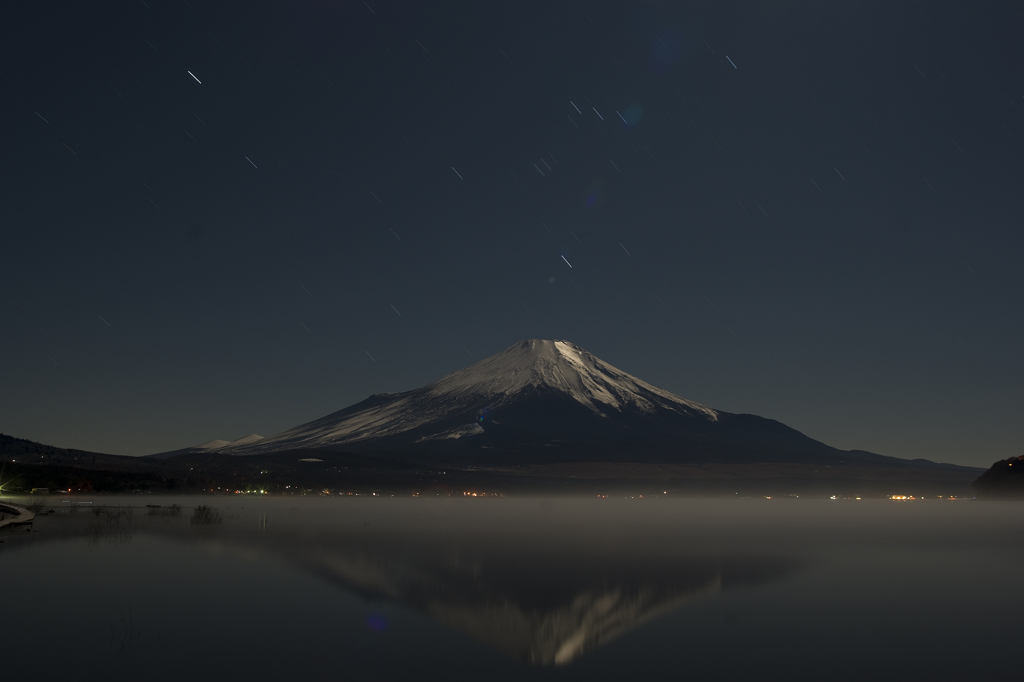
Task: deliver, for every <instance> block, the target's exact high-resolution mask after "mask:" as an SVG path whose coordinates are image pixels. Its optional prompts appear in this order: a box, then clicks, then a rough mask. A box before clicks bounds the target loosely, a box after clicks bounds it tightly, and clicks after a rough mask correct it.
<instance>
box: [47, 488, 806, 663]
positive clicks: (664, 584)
mask: <svg viewBox="0 0 1024 682" xmlns="http://www.w3.org/2000/svg"><path fill="white" fill-rule="evenodd" d="M232 501H234V500H232ZM331 502H333V503H334V504H333V505H324V504H316V503H314V505H313V506H312V507H311V506H310V505H309V504H301V505H300V506H299V507H285V506H284V505H285V504H294V503H288V502H287V501H286V500H277V501H273V500H260V501H259V502H251V503H250V504H248V505H247V506H248V511H246V509H245V507H241V508H238V509H235V510H234V511H232V510H230V509H229V510H227V514H226V517H227V518H226V521H225V523H224V524H223V525H222V526H215V527H212V528H195V527H193V528H189V526H188V524H187V515H185V516H184V517H183V518H182V519H179V520H174V519H170V520H168V519H166V518H164V519H159V518H158V519H154V518H153V517H151V516H146V515H143V514H136V516H135V520H134V522H133V532H135V533H153V534H157V535H162V536H170V537H173V538H176V539H178V540H181V541H186V542H197V543H202V544H204V545H207V546H209V547H214V548H216V549H218V550H221V551H227V552H234V553H238V554H243V555H245V556H249V557H253V556H260V555H271V556H273V557H276V558H279V559H284V560H285V561H287V562H288V563H291V564H293V565H297V566H299V567H301V568H302V569H303V570H306V571H308V572H311V573H313V574H315V575H318V576H320V577H321V578H323V579H325V580H327V581H329V582H331V583H333V584H336V585H338V586H340V587H342V588H344V589H347V590H351V591H355V592H358V593H360V594H362V595H363V596H365V597H369V598H376V599H386V600H390V601H393V602H395V603H399V604H402V605H405V606H408V607H411V608H413V609H416V610H418V611H420V612H422V613H425V614H427V615H428V616H430V617H431V618H432V619H434V620H435V621H437V622H439V623H441V624H443V625H444V626H446V627H448V628H450V629H452V630H455V631H458V632H461V633H463V634H466V635H469V636H470V637H473V638H474V639H476V640H478V641H480V642H482V643H484V644H486V645H488V646H490V647H492V648H493V649H496V650H498V651H500V652H502V653H504V654H505V655H507V656H509V657H511V658H514V659H516V660H518V661H521V662H525V663H529V664H534V665H552V664H554V665H560V664H565V663H569V662H571V661H573V660H576V659H577V658H579V657H580V656H582V655H583V654H585V653H586V652H588V651H591V650H593V649H595V648H597V647H600V646H602V645H604V644H606V643H607V642H609V641H611V640H612V639H614V638H615V637H617V636H619V635H621V634H623V633H625V632H628V631H630V630H632V629H634V628H637V627H639V626H640V625H642V624H644V623H646V622H648V621H650V620H652V619H654V618H657V617H659V616H661V615H664V614H666V613H669V612H671V611H673V610H676V609H679V608H681V607H684V606H685V605H687V604H688V603H690V602H692V601H693V600H695V599H700V598H704V597H708V596H711V595H715V594H717V593H719V592H721V591H723V590H728V589H730V588H732V587H734V586H738V585H750V584H757V583H761V582H765V581H768V580H772V579H775V578H779V577H781V576H784V575H786V574H787V573H789V572H792V571H793V570H794V569H796V568H797V567H798V563H797V562H796V561H795V560H794V559H792V558H785V557H782V556H777V555H776V556H772V555H770V554H764V553H762V554H734V553H728V552H723V551H721V550H719V549H715V547H714V543H709V541H708V540H709V538H708V537H707V533H706V532H705V533H704V534H703V535H702V533H701V532H700V530H699V529H700V528H701V526H700V524H699V523H697V524H696V525H694V524H695V522H696V520H690V521H689V522H687V520H686V519H685V517H684V518H682V519H680V518H674V517H675V514H676V513H678V512H679V511H681V510H680V509H678V508H677V507H670V506H669V505H668V504H664V503H663V506H664V507H665V508H664V509H661V510H654V509H648V510H646V513H644V514H641V515H640V516H639V517H637V516H635V515H636V513H637V511H636V505H635V504H634V505H632V508H630V505H629V504H628V503H626V502H606V503H604V504H602V503H598V502H589V501H587V502H586V503H584V502H583V501H578V500H577V501H572V502H568V501H554V502H552V501H551V500H547V499H545V500H534V499H530V500H478V501H474V502H466V501H463V500H459V501H457V502H455V503H451V502H448V501H444V502H442V501H431V500H427V501H422V500H417V501H408V500H392V499H386V500H333V501H331ZM649 504H650V505H658V504H659V503H658V502H652V503H649ZM257 508H258V509H259V510H260V511H257V510H256V509H257ZM651 512H655V513H654V514H652V513H651ZM663 512H672V513H671V514H669V515H667V517H666V518H660V514H661V513H663ZM81 516H85V515H81ZM90 516H91V515H90ZM254 520H255V521H256V522H255V523H254V522H253V521H254ZM666 521H667V522H668V523H667V524H666V523H665V522H666ZM90 529H91V530H90V531H89V532H90V533H92V535H93V537H95V536H96V534H97V532H107V533H114V532H119V533H120V536H121V539H122V541H123V535H124V532H123V529H120V530H119V529H117V528H111V527H110V526H109V523H108V524H104V525H102V526H100V525H97V523H95V522H93V523H91V524H90ZM704 530H705V531H706V530H707V528H706V527H705V528H704ZM51 537H53V535H52V534H51ZM732 549H735V546H733V547H732Z"/></svg>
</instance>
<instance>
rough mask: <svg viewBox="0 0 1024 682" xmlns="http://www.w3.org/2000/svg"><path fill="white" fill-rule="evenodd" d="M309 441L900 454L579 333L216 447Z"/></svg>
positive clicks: (461, 453)
mask: <svg viewBox="0 0 1024 682" xmlns="http://www.w3.org/2000/svg"><path fill="white" fill-rule="evenodd" d="M242 440H246V439H242ZM307 449H321V450H324V449H326V450H338V451H347V452H355V453H366V454H388V455H391V456H396V457H400V458H402V459H407V460H419V461H424V462H433V463H453V464H459V463H461V464H477V463H479V464H485V463H486V464H493V463H504V464H508V463H530V462H565V461H596V460H605V461H637V462H811V461H815V462H816V461H818V460H820V459H821V458H826V459H834V458H836V457H837V456H840V455H848V456H850V457H852V458H858V457H859V456H864V457H868V458H878V459H886V460H894V461H901V460H895V458H882V457H881V456H879V455H870V454H869V453H860V455H858V454H855V453H844V452H842V451H839V450H836V449H834V448H831V447H829V446H827V445H825V444H824V443H820V442H818V441H816V440H813V439H811V438H808V437H807V436H805V435H803V434H802V433H800V432H799V431H796V430H794V429H791V428H789V427H787V426H785V425H784V424H781V423H779V422H777V421H773V420H770V419H764V418H762V417H757V416H755V415H749V414H746V415H745V414H732V413H728V412H723V411H721V410H715V409H712V408H710V407H707V406H705V405H701V404H700V403H697V402H694V401H692V400H687V399H685V398H681V397H680V396H677V395H675V394H673V393H670V392H669V391H665V390H663V389H660V388H657V387H656V386H653V385H651V384H649V383H647V382H645V381H642V380H640V379H638V378H636V377H634V376H632V375H630V374H629V373H627V372H624V371H622V370H620V369H618V368H616V367H613V366H612V365H610V364H608V363H606V362H604V361H603V360H601V359H600V358H597V357H595V356H593V355H592V354H590V353H588V352H587V351H586V350H584V349H583V348H580V347H579V346H577V345H576V344H574V343H570V342H569V341H557V340H555V341H553V340H546V339H529V340H526V341H520V342H518V343H515V344H513V345H512V346H509V347H508V348H506V349H505V350H503V351H501V352H500V353H498V354H496V355H493V356H491V357H489V358H486V359H484V360H481V361H480V362H477V363H476V364H474V365H471V366H469V367H467V368H465V369H462V370H459V371H457V372H453V373H452V374H449V375H448V376H445V377H443V378H441V379H438V380H437V381H434V382H432V383H430V384H427V385H426V386H423V387H421V388H417V389H413V390H411V391H405V392H402V393H386V394H377V395H373V396H370V397H369V398H367V399H366V400H364V401H362V402H360V403H357V404H355V405H352V406H350V407H347V408H345V409H343V410H340V411H338V412H334V413H333V414H329V415H327V416H326V417H322V418H320V419H317V420H315V421H312V422H309V423H307V424H302V425H300V426H296V427H295V428H292V429H289V430H287V431H285V432H283V433H279V434H277V435H275V436H270V437H268V438H263V439H259V440H253V441H250V442H241V441H236V442H233V443H231V444H229V445H226V446H223V447H221V448H218V449H217V451H218V452H222V453H225V454H237V455H254V454H262V453H272V452H279V451H284V450H307ZM186 450H189V449H186ZM175 452H176V453H177V452H182V451H175Z"/></svg>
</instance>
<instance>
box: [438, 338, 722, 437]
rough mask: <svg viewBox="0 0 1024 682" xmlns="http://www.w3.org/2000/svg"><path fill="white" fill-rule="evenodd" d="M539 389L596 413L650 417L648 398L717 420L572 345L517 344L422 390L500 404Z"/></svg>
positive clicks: (708, 412) (546, 342)
mask: <svg viewBox="0 0 1024 682" xmlns="http://www.w3.org/2000/svg"><path fill="white" fill-rule="evenodd" d="M540 387H547V388H550V389H554V390H556V391H559V392H562V393H565V394H568V395H569V396H571V397H573V398H574V399H575V400H577V401H578V402H580V403H582V404H584V405H586V406H587V407H589V408H591V409H593V410H595V411H597V410H598V409H599V407H598V405H597V404H596V403H601V404H602V405H604V406H606V407H610V408H615V409H621V408H623V407H624V406H626V405H628V404H633V405H635V406H637V407H639V408H640V409H642V410H644V411H649V410H650V409H653V403H652V398H653V399H654V400H657V398H661V399H663V400H665V401H668V402H670V403H673V404H675V405H678V406H680V407H684V408H686V409H687V411H695V412H699V413H703V414H704V415H705V416H707V417H708V418H710V419H715V418H717V413H716V412H715V411H714V410H712V409H711V408H709V407H705V406H704V405H701V404H699V403H695V402H692V401H689V400H685V399H683V398H680V397H679V396H677V395H674V394H672V393H669V392H668V391H664V390H662V389H660V388H657V387H655V386H652V385H651V384H648V383H647V382H645V381H640V380H639V379H637V378H636V377H634V376H632V375H630V374H627V373H626V372H623V371H622V370H620V369H617V368H616V367H613V366H612V365H609V364H608V363H606V362H604V361H603V360H601V359H599V358H597V357H595V356H593V355H591V354H590V353H588V352H587V351H586V350H584V349H583V348H580V347H579V346H577V345H576V344H574V343H571V342H569V341H561V340H547V339H528V340H526V341H520V342H518V343H515V344H513V345H511V346H509V347H508V348H506V349H505V350H504V351H502V352H500V353H498V354H496V355H492V356H491V357H489V358H486V359H484V360H481V361H480V362H478V363H476V364H475V365H471V366H469V367H467V368H465V369H462V370H459V371H458V372H454V373H452V374H449V375H448V376H446V377H444V378H443V379H440V380H438V381H435V382H434V383H432V384H428V385H427V386H425V387H424V389H425V390H427V391H430V393H432V394H433V395H436V396H445V397H457V396H459V395H461V394H465V393H473V394H476V395H484V396H488V397H490V398H499V397H502V396H504V397H511V396H514V395H516V394H518V393H521V392H522V391H524V390H526V389H531V388H540ZM645 394H653V396H652V395H645ZM657 402H661V401H660V400H657Z"/></svg>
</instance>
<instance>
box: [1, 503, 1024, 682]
mask: <svg viewBox="0 0 1024 682" xmlns="http://www.w3.org/2000/svg"><path fill="white" fill-rule="evenodd" d="M76 499H77V500H79V501H82V500H88V499H92V500H93V501H94V502H95V503H96V504H97V505H98V504H106V505H131V506H132V507H134V508H133V509H132V510H131V511H127V510H124V509H120V510H118V509H107V510H106V511H104V513H101V514H96V513H94V512H95V510H94V509H90V508H88V507H78V508H75V510H74V511H72V510H70V509H68V508H67V507H69V505H68V504H67V503H62V501H61V500H59V499H58V498H51V499H50V501H49V506H52V507H54V508H56V509H57V511H58V513H56V514H54V515H52V516H46V517H40V518H38V519H37V521H36V524H35V529H36V530H37V531H38V532H35V533H26V532H23V531H18V532H7V533H2V534H0V538H2V539H5V542H4V543H3V544H0V595H2V604H3V606H2V609H3V610H2V613H3V618H2V621H0V636H2V639H0V651H2V652H3V655H2V660H0V669H2V670H3V674H4V677H5V679H8V678H9V679H32V678H34V677H40V676H46V677H49V676H52V675H61V676H62V677H64V678H67V679H79V680H92V679H95V680H122V679H124V680H141V679H145V680H182V679H189V680H205V679H211V680H212V679H217V680H228V679H246V680H264V679H267V680H269V679H274V680H279V679H302V678H303V677H307V676H308V677H310V678H313V677H314V676H315V678H316V679H324V678H325V676H326V677H327V678H330V679H358V680H405V679H410V678H413V677H420V678H422V679H441V678H445V677H446V678H450V679H470V678H479V679H488V680H504V679H523V678H529V679H557V680H563V679H564V680H570V679H571V680H577V679H580V680H582V679H586V680H594V679H627V678H630V677H635V676H637V675H646V674H655V673H660V674H668V675H672V676H673V677H674V678H680V677H687V678H690V679H698V680H713V679H726V680H729V679H807V680H822V679H907V678H910V679H932V680H934V679H955V678H957V679H965V678H973V679H1019V675H1020V674H1021V669H1022V665H1021V663H1020V654H1019V647H1018V643H1017V642H1018V639H1019V632H1020V624H1021V622H1022V619H1024V587H1022V580H1021V575H1022V571H1024V542H1022V540H1024V535H1022V533H1021V530H1020V527H1021V524H1020V520H1021V517H1022V513H1024V505H1017V504H1013V503H982V502H975V501H969V500H965V501H955V502H953V501H945V500H925V501H913V502H896V501H889V500H861V501H855V500H835V501H833V500H669V499H649V498H648V499H538V498H520V499H510V498H504V499H496V498H476V499H472V498H471V499H464V498H458V499H452V498H428V499H423V498H419V499H398V498H390V497H388V498H365V497H359V498H356V497H348V498H319V497H313V498H311V497H290V498H251V497H242V496H235V497H209V498H178V499H170V498H160V499H155V498H152V497H125V498H110V497H95V498H76ZM172 502H177V503H178V504H180V505H183V506H184V507H186V508H185V509H184V510H183V512H182V514H181V515H180V516H164V515H154V514H152V513H151V512H150V510H149V509H147V508H146V507H145V506H144V505H146V504H159V505H169V504H171V503H172ZM198 504H208V505H211V506H214V507H216V508H218V509H219V510H220V512H221V513H222V514H223V517H224V520H223V522H222V523H221V524H218V525H213V526H195V525H190V523H189V516H190V514H191V513H192V509H191V508H192V507H194V506H195V505H198ZM30 676H32V677H30Z"/></svg>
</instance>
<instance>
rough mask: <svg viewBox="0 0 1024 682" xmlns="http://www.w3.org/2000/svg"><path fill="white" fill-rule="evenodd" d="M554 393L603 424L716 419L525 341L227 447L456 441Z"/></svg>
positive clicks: (545, 343)
mask: <svg viewBox="0 0 1024 682" xmlns="http://www.w3.org/2000/svg"><path fill="white" fill-rule="evenodd" d="M556 395H561V396H564V397H568V398H570V399H572V400H575V401H576V402H578V403H579V404H581V405H583V406H585V407H586V408H587V409H588V410H590V412H591V413H592V414H594V415H595V416H597V417H599V418H602V420H603V418H607V417H613V416H614V415H616V414H622V413H624V412H627V411H628V412H631V413H636V412H639V413H647V414H653V413H655V412H665V411H668V412H675V413H677V414H679V415H681V416H685V417H690V418H697V419H701V420H707V421H712V422H713V421H717V420H718V413H717V412H716V411H715V410H713V409H711V408H709V407H706V406H704V405H701V404H699V403H695V402H692V401H689V400H686V399H684V398H680V397H679V396H677V395H675V394H673V393H670V392H668V391H665V390H662V389H660V388H657V387H655V386H652V385H651V384H648V383H647V382H644V381H641V380H639V379H637V378H636V377H634V376H632V375H630V374H627V373H626V372H623V371H622V370H620V369H617V368H615V367H613V366H611V365H609V364H608V363H606V362H604V361H602V360H600V359H599V358H596V357H594V356H593V355H591V354H590V353H588V352H587V351H586V350H584V349H582V348H580V347H579V346H577V345H576V344H574V343H570V342H569V341H560V340H548V339H527V340H525V341H520V342H518V343H515V344H513V345H511V346H509V347H508V348H506V349H505V350H503V351H501V352H500V353H497V354H496V355H492V356H491V357H489V358H485V359H483V360H481V361H480V362H477V363H475V364H473V365H470V366H469V367H466V368H465V369H461V370H459V371H457V372H453V373H451V374H449V375H447V376H445V377H443V378H441V379H438V380H437V381H434V382H432V383H430V384H427V385H426V386H423V387H421V388H417V389H413V390H411V391H405V392H403V393H393V394H380V395H374V396H371V397H370V398H368V399H367V400H365V401H363V402H362V403H359V404H357V405H353V406H351V407H348V408H346V409H343V410H341V411H339V412H335V413H333V414H329V415H327V416H325V417H322V418H320V419H317V420H315V421H312V422H309V423H307V424H302V425H300V426H297V427H295V428H293V429H289V430H288V431H285V432H283V433H281V434H278V435H276V436H271V437H270V438H265V439H261V440H259V441H258V442H252V443H247V444H244V445H243V444H241V443H238V445H239V446H241V447H237V446H236V443H237V441H236V443H232V446H236V447H230V448H226V450H229V451H231V452H232V453H236V454H243V453H244V454H249V453H254V452H262V451H269V450H273V449H279V448H282V447H294V448H304V447H326V446H332V445H340V444H344V443H356V442H361V441H368V440H372V439H378V438H386V437H392V436H397V435H400V434H404V433H408V432H410V431H414V430H418V433H419V434H420V435H418V437H417V440H416V442H423V441H429V440H449V439H461V438H465V437H469V436H474V435H477V434H480V433H483V432H484V431H485V430H486V427H483V426H481V425H480V424H479V423H477V421H480V420H478V419H477V417H479V415H480V414H482V413H488V412H490V411H491V410H500V408H501V407H502V406H505V405H513V404H521V401H524V400H525V401H527V402H529V401H531V400H532V399H533V397H535V396H536V397H541V396H548V397H550V396H556ZM543 399H548V398H543ZM495 414H496V413H495ZM473 415H477V416H476V417H474V416H473ZM453 419H455V420H456V421H455V423H454V424H453V423H452V420H453ZM463 419H464V420H465V421H462V420H463ZM432 424H437V425H438V426H439V431H429V430H428V431H427V432H426V433H424V432H423V431H424V429H429V427H430V426H431V425H432ZM442 424H446V426H441V425H442Z"/></svg>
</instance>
